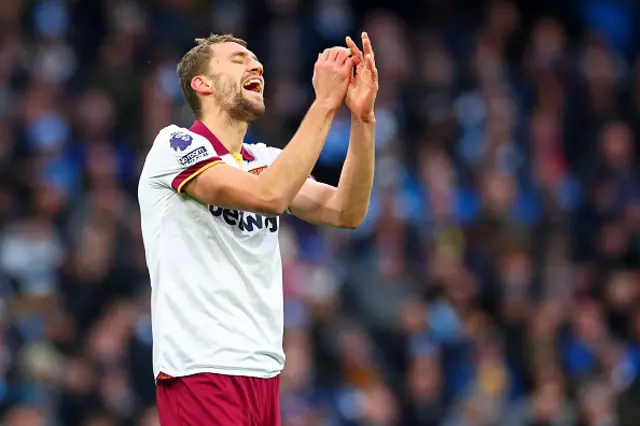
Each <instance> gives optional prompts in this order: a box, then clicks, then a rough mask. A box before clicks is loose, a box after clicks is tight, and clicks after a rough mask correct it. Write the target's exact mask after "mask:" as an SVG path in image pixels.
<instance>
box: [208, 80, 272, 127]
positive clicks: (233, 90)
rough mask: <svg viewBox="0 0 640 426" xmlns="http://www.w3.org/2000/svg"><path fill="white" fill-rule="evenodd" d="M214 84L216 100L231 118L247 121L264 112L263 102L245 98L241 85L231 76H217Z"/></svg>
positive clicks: (256, 117)
mask: <svg viewBox="0 0 640 426" xmlns="http://www.w3.org/2000/svg"><path fill="white" fill-rule="evenodd" d="M214 86H215V92H214V93H215V94H214V97H215V99H216V101H217V102H218V104H219V105H220V106H221V107H222V109H223V110H225V111H226V112H227V114H229V118H231V119H232V120H234V121H243V122H247V123H249V122H252V121H255V120H257V119H259V118H260V117H262V115H263V114H264V103H258V102H255V101H253V100H251V99H247V98H245V96H244V91H243V89H242V87H239V85H238V84H236V83H235V82H234V81H233V80H232V79H231V78H229V77H226V76H218V77H217V78H215V79H214Z"/></svg>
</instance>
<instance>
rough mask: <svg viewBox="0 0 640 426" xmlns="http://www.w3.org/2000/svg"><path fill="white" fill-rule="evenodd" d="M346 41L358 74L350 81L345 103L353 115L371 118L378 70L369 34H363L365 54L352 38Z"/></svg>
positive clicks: (376, 91)
mask: <svg viewBox="0 0 640 426" xmlns="http://www.w3.org/2000/svg"><path fill="white" fill-rule="evenodd" d="M346 41H347V46H348V47H349V49H350V50H351V55H352V57H353V58H354V63H355V64H356V72H355V75H353V76H352V77H351V79H350V81H349V87H348V88H347V96H346V97H345V103H346V104H347V106H348V107H349V109H350V110H351V113H352V114H354V115H356V116H359V117H363V118H364V117H371V116H372V115H373V106H374V104H375V102H376V95H377V93H378V70H377V69H376V65H375V60H374V57H373V48H372V47H371V40H369V36H368V35H367V33H363V34H362V48H363V50H364V53H363V52H361V51H360V49H358V47H357V46H356V44H355V43H354V42H353V40H351V37H347V39H346Z"/></svg>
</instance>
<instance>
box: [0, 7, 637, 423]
mask: <svg viewBox="0 0 640 426" xmlns="http://www.w3.org/2000/svg"><path fill="white" fill-rule="evenodd" d="M639 24H640V8H639V6H638V4H636V2H634V1H630V0H629V1H625V0H565V1H556V0H536V1H520V2H513V1H480V0H466V1H465V0H412V1H410V0H394V1H391V0H367V1H364V0H361V1H355V0H215V1H213V2H212V1H208V0H145V1H143V0H91V1H89V0H76V1H72V0H67V1H65V0H2V1H0V176H1V179H0V419H2V420H1V421H0V424H1V425H2V426H118V425H124V426H132V425H140V426H154V425H158V420H157V416H156V411H155V406H154V402H155V396H154V384H153V373H152V369H151V333H150V323H149V282H148V275H147V270H146V266H145V260H144V253H143V248H142V243H141V237H140V229H139V221H140V218H139V211H138V206H137V201H136V186H137V178H138V174H139V171H140V168H141V163H142V161H143V159H144V157H145V155H146V152H147V150H148V148H149V146H150V144H151V142H152V140H153V138H154V137H155V135H156V133H157V132H158V130H159V129H160V128H162V127H164V126H166V125H168V124H170V123H177V124H182V125H185V126H189V125H190V124H191V122H192V120H193V118H192V117H191V114H190V112H189V110H188V108H187V107H186V106H185V104H184V102H183V100H182V96H181V93H180V89H179V85H178V80H177V77H176V74H175V66H176V63H177V61H178V60H179V58H180V57H181V55H182V54H183V53H184V52H185V51H186V50H187V49H189V48H190V47H191V46H192V44H193V39H194V38H195V37H202V36H206V35H207V34H208V33H209V32H211V31H215V32H232V33H234V34H235V35H237V36H240V37H243V38H246V39H247V40H248V42H249V47H250V48H251V49H252V50H254V51H255V52H256V53H257V54H258V56H259V57H260V58H261V60H262V61H263V62H264V64H265V68H266V81H267V84H266V99H267V113H266V116H265V117H264V118H263V119H262V120H260V121H259V122H258V123H256V124H255V125H254V126H252V128H251V131H250V134H249V136H248V139H249V142H255V141H258V140H260V141H266V142H267V143H269V144H271V145H275V146H280V147H282V146H284V145H285V144H286V142H287V141H288V139H289V138H290V137H291V136H292V135H293V132H294V131H295V128H296V125H297V124H298V123H299V121H300V119H301V117H302V115H303V113H304V112H305V110H306V108H307V106H308V105H309V104H310V102H311V100H312V90H311V81H310V80H311V72H312V65H313V61H314V59H315V58H316V55H317V53H318V52H319V51H321V50H322V49H324V48H325V47H328V46H331V45H335V44H342V43H343V39H344V36H345V35H351V36H354V38H356V37H358V35H359V33H360V31H361V30H362V29H366V30H367V31H369V34H370V36H371V38H372V41H373V44H374V48H375V50H376V59H377V65H378V69H379V72H380V94H379V97H378V102H377V112H376V115H377V124H378V130H377V139H376V145H377V153H378V154H377V170H376V183H375V190H374V194H373V201H372V205H371V208H370V212H369V215H368V217H367V220H366V222H365V223H364V224H363V226H362V227H361V228H360V229H358V230H356V231H342V230H333V229H318V228H314V227H312V226H309V225H305V224H303V223H301V222H299V221H297V220H296V219H294V218H291V217H286V218H283V219H282V223H283V225H282V231H281V248H282V256H283V265H284V274H285V277H284V278H285V295H286V296H285V297H286V315H285V316H286V318H285V322H286V339H285V350H286V353H287V356H288V361H287V366H286V369H285V371H284V373H283V375H282V414H283V425H284V426H298V425H304V426H334V425H335V426H360V425H362V426H392V425H400V426H638V425H640V380H639V376H638V371H639V370H638V369H639V368H640V304H639V300H640V287H639V285H640V281H639V280H640V274H639V273H640V268H639V267H640V186H639V183H640V182H639V181H638V177H637V172H636V161H637V159H638V155H637V154H638V152H637V149H636V147H637V140H638V132H640V120H639V118H640V69H639V68H638V64H639V62H638V58H639V57H640V56H639V53H640V44H639V43H638V40H640V37H639V35H638V28H640V25H639ZM349 119H350V116H349V113H348V111H342V112H341V113H340V114H339V115H338V116H337V118H336V120H335V121H334V123H333V127H332V130H331V134H330V136H329V138H328V140H327V143H326V147H325V149H324V151H323V153H322V157H321V158H320V161H319V163H318V166H317V168H316V170H315V171H314V174H315V176H316V177H317V178H318V179H319V180H322V181H325V182H328V183H336V182H337V179H338V176H339V172H340V168H341V164H342V161H343V159H344V156H345V153H346V149H347V144H348V136H349Z"/></svg>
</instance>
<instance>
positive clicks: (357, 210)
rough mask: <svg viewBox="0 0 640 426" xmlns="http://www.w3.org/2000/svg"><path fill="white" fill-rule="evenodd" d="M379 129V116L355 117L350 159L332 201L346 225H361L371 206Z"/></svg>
mask: <svg viewBox="0 0 640 426" xmlns="http://www.w3.org/2000/svg"><path fill="white" fill-rule="evenodd" d="M375 129H376V123H375V118H372V119H369V120H366V121H363V120H361V119H358V118H356V117H352V119H351V134H350V137H349V149H348V151H347V158H346V160H345V163H344V167H343V169H342V174H341V175H340V181H339V183H338V187H337V189H336V192H335V194H334V199H333V200H332V203H333V204H334V206H335V208H336V209H337V210H338V211H339V212H340V222H341V224H342V225H343V226H347V227H357V226H358V225H360V223H362V221H363V220H364V218H365V216H366V215H367V210H368V209H369V201H370V200H371V188H372V187H373V174H374V168H375V141H374V139H375Z"/></svg>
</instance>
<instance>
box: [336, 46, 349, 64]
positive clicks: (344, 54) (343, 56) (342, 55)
mask: <svg viewBox="0 0 640 426" xmlns="http://www.w3.org/2000/svg"><path fill="white" fill-rule="evenodd" d="M350 55H351V52H350V51H349V50H348V49H345V48H341V49H340V50H339V51H338V54H337V55H336V62H337V63H339V64H344V62H345V61H346V60H347V59H349V56H350Z"/></svg>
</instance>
